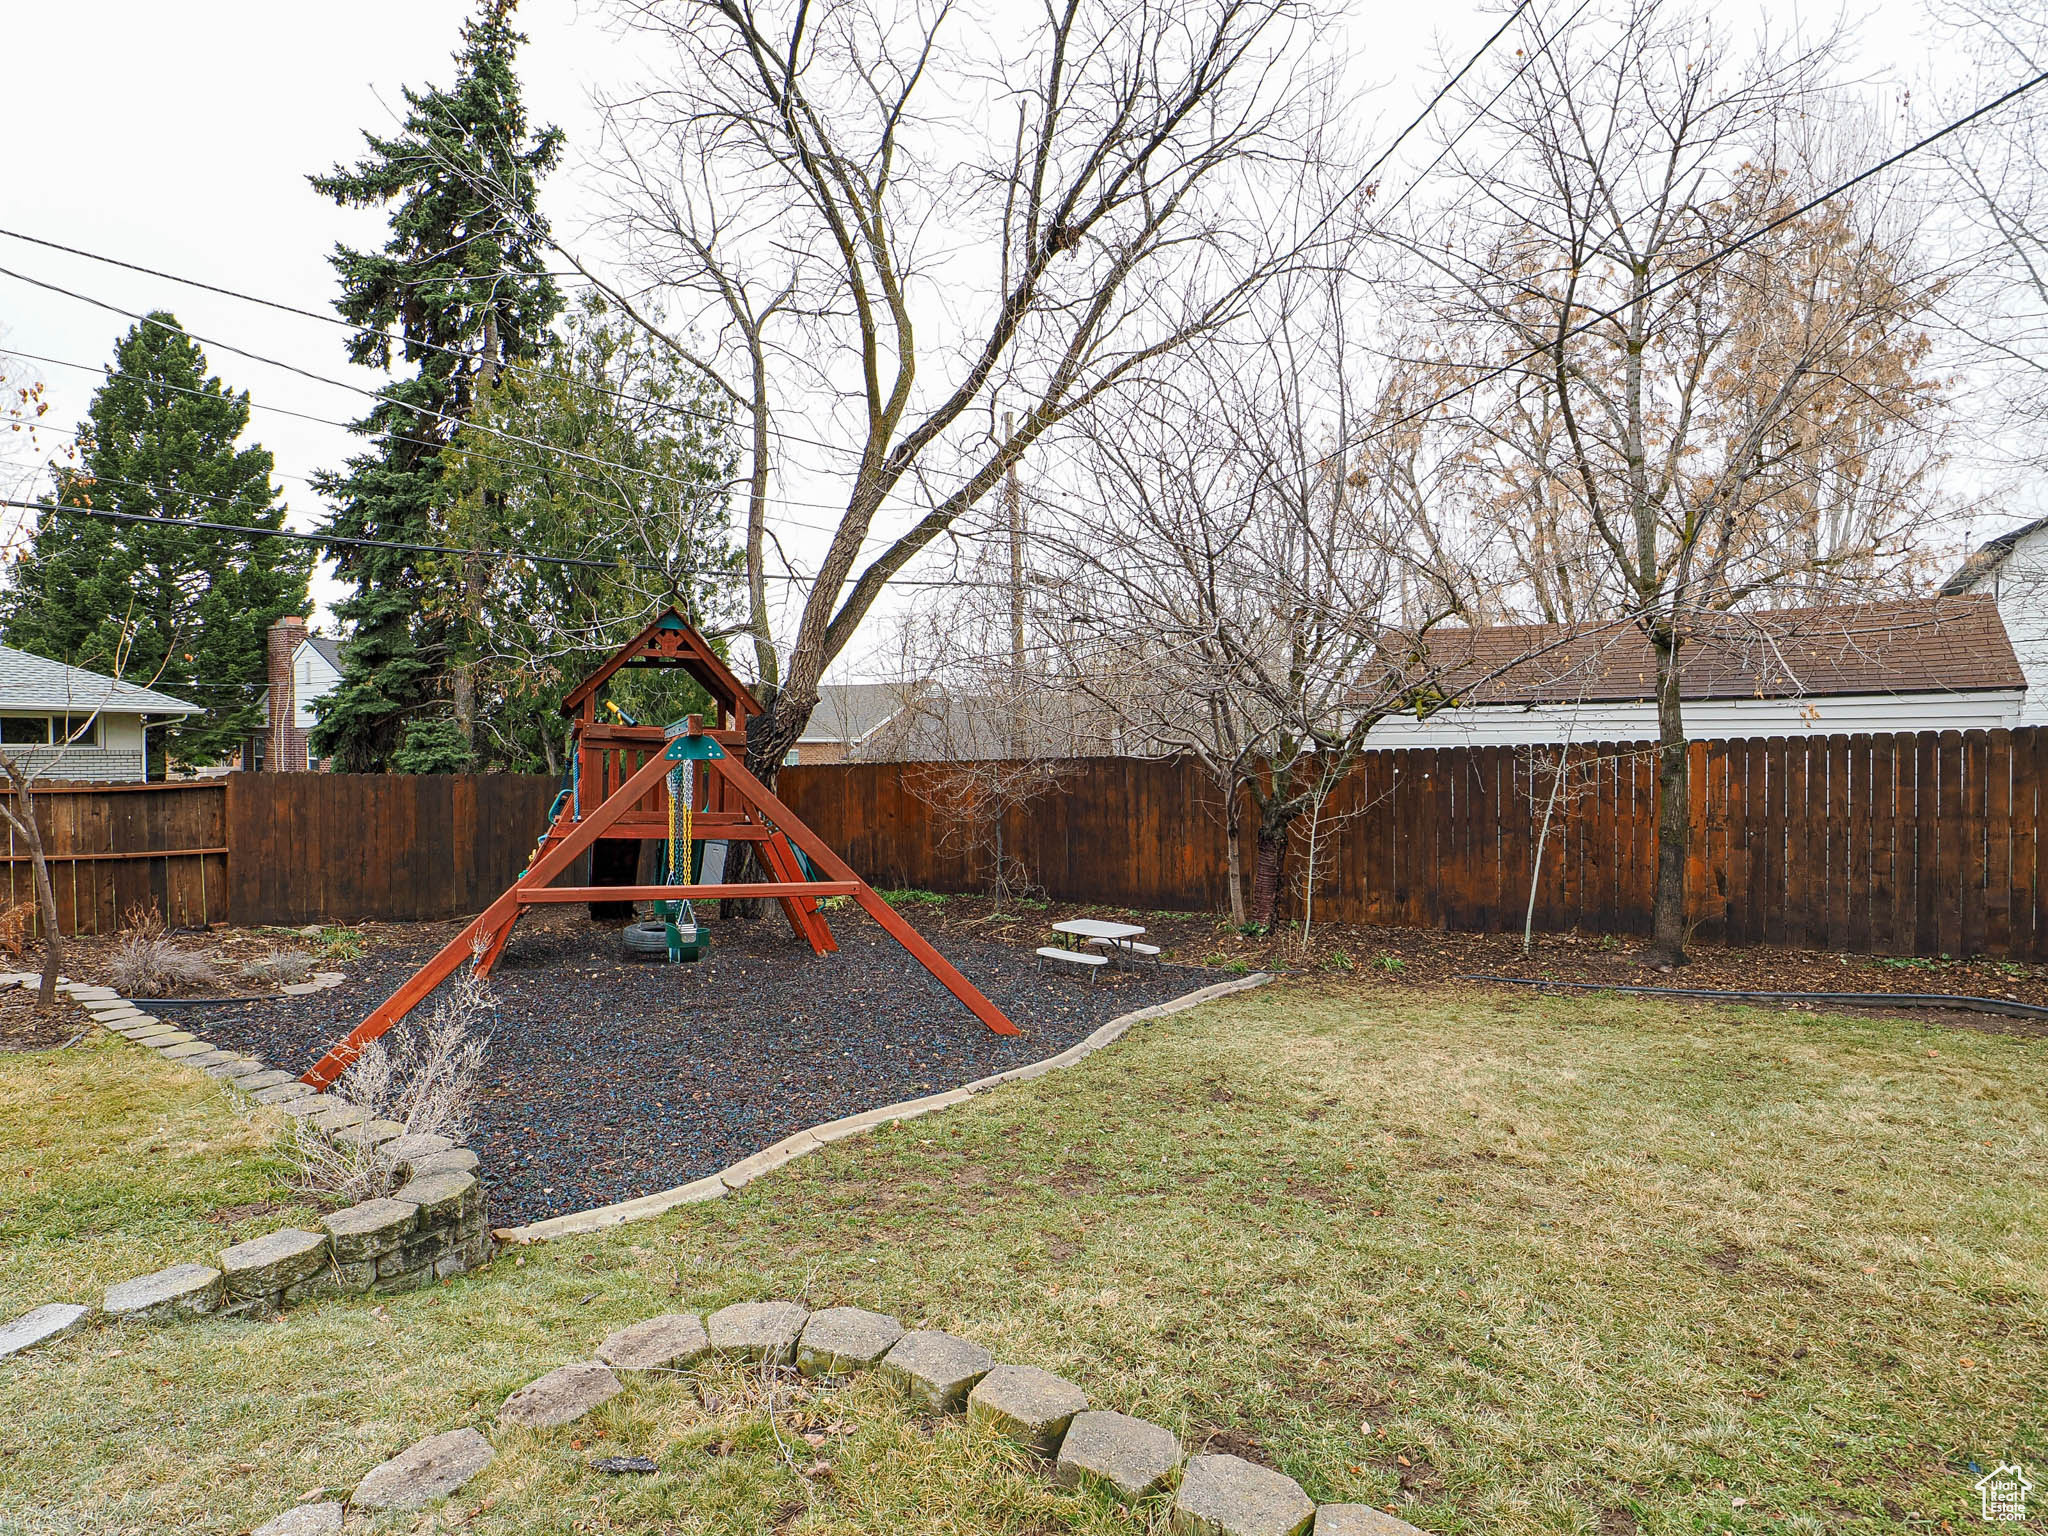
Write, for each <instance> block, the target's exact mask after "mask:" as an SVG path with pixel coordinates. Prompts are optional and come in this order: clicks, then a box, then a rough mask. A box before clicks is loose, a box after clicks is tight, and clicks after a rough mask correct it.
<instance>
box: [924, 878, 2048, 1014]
mask: <svg viewBox="0 0 2048 1536" xmlns="http://www.w3.org/2000/svg"><path fill="white" fill-rule="evenodd" d="M899 899H900V898H899ZM906 910H907V911H910V912H912V913H913V914H914V915H915V917H916V920H917V923H918V925H919V927H921V928H922V929H924V930H925V931H926V932H928V933H932V934H952V933H958V934H970V933H971V934H975V935H978V936H981V937H984V938H988V939H993V940H996V941H997V942H999V943H1005V944H1019V943H1024V942H1026V941H1027V940H1029V941H1030V942H1032V943H1043V942H1044V940H1043V939H1032V938H1031V935H1033V934H1039V933H1043V932H1044V931H1045V929H1046V927H1047V925H1048V924H1050V923H1054V922H1060V921H1064V920H1066V919H1068V918H1073V917H1105V918H1111V919H1116V920H1127V921H1131V922H1137V923H1142V924H1144V925H1145V927H1146V930H1147V932H1146V937H1147V939H1148V940H1149V941H1150V942H1152V943H1155V944H1158V945H1160V946H1161V947H1162V949H1163V952H1164V953H1163V956H1162V958H1164V959H1165V960H1167V961H1169V962H1176V963H1179V964H1183V965H1201V966H1208V967H1212V968H1214V967H1221V968H1225V969H1229V970H1235V971H1246V970H1261V971H1273V972H1294V973H1309V974H1315V975H1323V976H1331V977H1341V976H1349V977H1353V978H1356V979H1357V980H1359V981H1361V982H1364V983H1367V984H1370V985H1376V986H1388V985H1394V986H1409V985H1428V984H1433V983H1456V982H1459V981H1461V979H1462V978H1465V977H1469V976H1478V975H1486V976H1516V977H1523V978H1530V979H1541V980H1545V981H1569V982H1582V983H1590V984H1593V985H1599V986H1632V987H1700V988H1710V989H1725V990H1729V991H1743V992H1759V991H1763V992H1898V993H1942V994H1946V995H1948V996H1959V995H1960V996H1970V997H1992V998H2003V999H2005V1000H2007V1001H2009V1002H2018V1003H2031V1004H2033V1005H2035V1006H2036V1007H2048V965H2039V964H2035V963H2032V962H2023V961H2010V960H1991V959H1985V958H1981V957H1980V958H1976V959H1968V960H1963V959H1944V958H1934V957H1928V956H1913V957H1900V956H1888V955H1861V954H1837V953H1834V952H1831V951H1828V950H1824V949H1796V948H1784V947H1775V946H1757V947H1753V948H1724V947H1722V946H1719V945H1712V944H1700V943H1695V944H1693V945H1692V946H1691V947H1690V951H1689V954H1690V959H1689V961H1688V963H1687V964H1685V965H1683V966H1680V967H1678V968H1677V969H1675V970H1667V971H1660V970H1658V969H1657V968H1655V967H1654V966H1650V965H1646V964H1644V963H1643V961H1642V960H1641V959H1640V958H1639V952H1640V951H1641V949H1642V948H1643V946H1644V945H1645V943H1646V942H1647V941H1646V940H1644V939H1641V938H1634V937H1629V936H1624V935H1598V934H1579V933H1539V934H1537V935H1536V942H1535V947H1534V951H1533V952H1532V953H1530V954H1527V955H1525V954H1523V953H1522V936H1521V933H1520V932H1519V931H1517V932H1514V933H1450V932H1446V931H1443V930H1441V929H1435V928H1375V927H1368V926H1364V925H1360V924H1350V923H1327V924H1321V923H1319V924H1317V925H1316V927H1315V928H1314V929H1313V930H1312V931H1311V933H1310V936H1309V942H1308V943H1307V945H1306V946H1304V945H1303V943H1302V939H1301V928H1300V925H1299V923H1296V924H1295V926H1293V927H1291V928H1283V929H1281V930H1280V931H1278V932H1275V933H1271V934H1245V933H1240V932H1239V931H1238V930H1237V929H1235V928H1233V927H1232V926H1231V925H1230V923H1229V921H1228V920H1227V919H1226V918H1223V917H1221V916H1219V915H1217V914H1214V913H1197V912H1153V911H1139V910H1136V909H1128V908H1118V907H1105V906H1093V905H1081V904H1075V903H1068V902H1054V903H1050V904H1045V903H1033V904H1031V905H1028V906H1020V905H1018V904H1016V903H1011V904H1009V905H1008V906H1007V907H1005V908H1004V909H1003V910H1001V911H998V910H996V909H995V907H994V906H993V904H992V903H990V902H989V901H987V900H986V899H984V898H981V897H976V896H946V897H929V896H927V897H926V898H925V899H924V900H923V902H922V904H920V905H917V906H915V907H906ZM1467 984H1468V985H1469V984H1471V983H1467ZM1516 990H1521V989H1519V988H1518V989H1516ZM1760 1006H1765V1005H1760ZM1768 1006H1786V1007H1798V1006H1800V1005H1797V1004H1784V1005H1768ZM1886 1013H1887V1014H1889V1015H1893V1016H1898V1017H1909V1018H1914V1019H1919V1020H1922V1021H1924V1022H1927V1023H1934V1024H1942V1025H1946V1026H1950V1027H1953V1028H1959V1029H1973V1030H1980V1031H1986V1032H1990V1033H1994V1034H2007V1035H2027V1036H2033V1037H2037V1038H2039V1037H2048V1025H2044V1024H2043V1023H2041V1022H2038V1021H2034V1020H2028V1019H2012V1018H2003V1017H1999V1016H1996V1015H1991V1014H1980V1013H1964V1012H1959V1011H1956V1010H1951V1009H1926V1008H1910V1007H1900V1008H1899V1009H1897V1010H1891V1009H1887V1010H1886Z"/></svg>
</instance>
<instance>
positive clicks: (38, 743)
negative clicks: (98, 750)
mask: <svg viewBox="0 0 2048 1536" xmlns="http://www.w3.org/2000/svg"><path fill="white" fill-rule="evenodd" d="M74 734H75V736H76V739H75V740H74V739H73V737H74ZM52 743H55V744H56V745H58V746H65V745H69V746H74V747H96V746H98V745H99V744H100V717H99V716H98V715H96V714H95V715H0V746H8V747H47V746H49V745H51V744H52Z"/></svg>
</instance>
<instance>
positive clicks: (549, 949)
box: [177, 908, 1217, 1226]
mask: <svg viewBox="0 0 2048 1536" xmlns="http://www.w3.org/2000/svg"><path fill="white" fill-rule="evenodd" d="M453 931H454V929H453V927H452V926H448V925H439V924H437V925H431V926H428V925H423V926H421V927H420V928H418V929H415V930H411V931H407V930H403V929H385V930H383V933H384V935H385V936H386V937H385V940H384V942H381V943H379V944H378V945H377V946H376V947H375V948H374V949H372V951H371V952H370V953H369V954H368V955H367V956H366V957H365V958H364V959H362V960H359V961H356V962H353V963H351V964H347V965H344V966H342V967H340V969H342V970H344V971H346V972H347V973H348V976H349V981H348V983H347V984H346V985H343V986H339V987H335V988H332V989H330V990H328V991H324V992H318V993H315V994H313V995H311V996H308V997H296V998H281V999H277V1000H266V1001H262V1002H255V1003H241V1004H235V1005H229V1006H214V1007H209V1008H205V1009H190V1010H187V1009H179V1010H178V1011H177V1017H178V1020H179V1022H180V1023H181V1024H184V1025H185V1026H186V1027H188V1028H191V1029H193V1030H195V1031H196V1032H197V1033H199V1034H201V1035H202V1036H204V1037H206V1038H207V1039H209V1040H212V1041H214V1042H215V1043H217V1044H220V1045H223V1046H227V1047H231V1048H233V1049H236V1050H241V1051H246V1052H250V1053H253V1054H255V1055H259V1056H261V1057H263V1059H264V1060H266V1061H268V1062H270V1063H271V1064H272V1065H274V1066H280V1067H285V1068H287V1069H289V1070H292V1071H300V1070H303V1069H304V1068H305V1067H307V1066H309V1065H311V1064H312V1062H313V1061H314V1060H315V1059H317V1058H318V1056H319V1055H320V1053H321V1051H322V1050H323V1049H325V1047H326V1046H327V1045H328V1044H330V1043H331V1042H333V1041H335V1040H337V1039H339V1038H341V1037H342V1036H343V1035H345V1034H346V1033H347V1032H348V1031H349V1030H350V1029H351V1028H353V1027H354V1026H355V1025H356V1024H357V1023H358V1022H359V1021H360V1020H361V1019H362V1017H363V1015H364V1014H365V1013H367V1012H368V1011H369V1010H370V1009H371V1008H372V1007H374V1006H375V1005H376V1004H377V1003H378V1002H381V1001H382V1000H383V999H384V998H385V997H386V996H388V995H389V994H390V993H391V991H392V990H394V989H395V988H396V987H397V986H398V984H399V983H400V982H401V981H403V980H404V979H405V977H406V976H407V975H409V974H410V973H411V972H412V971H413V970H415V969H416V968H417V967H418V966H419V964H420V963H421V962H422V961H423V960H425V959H426V958H427V957H428V956H429V955H431V954H432V953H433V952H434V951H435V950H436V949H437V948H439V947H440V945H441V944H442V943H443V942H445V940H446V938H447V937H448V936H449V935H450V934H451V933H452V932H453ZM713 932H714V943H713V947H712V952H711V956H710V960H709V962H708V964H706V965H701V966H698V967H688V966H668V965H661V964H650V963H645V962H637V963H636V962H629V961H627V960H625V959H623V958H622V955H621V941H620V936H619V931H618V929H616V928H613V927H603V926H599V925H597V924H595V923H591V922H589V921H588V920H586V919H585V918H584V916H583V914H582V909H581V908H570V909H566V910H564V911H560V912H549V913H544V914H537V915H529V917H528V918H527V919H526V920H525V921H524V922H523V923H522V924H521V925H520V927H519V929H518V930H517V931H516V932H515V933H514V935H513V938H512V942H511V943H510V945H508V946H507V948H506V951H505V955H504V957H503V959H502V960H500V962H499V963H498V966H497V968H496V970H495V971H494V972H493V974H492V977H491V986H492V989H493V991H494V993H495V995H496V998H497V1000H498V1012H497V1016H496V1018H495V1019H494V1020H493V1021H492V1022H491V1024H490V1026H489V1033H490V1049H489V1052H488V1054H487V1059H486V1064H485V1069H484V1084H483V1103H482V1107H481V1111H480V1113H479V1116H478V1127H477V1129H476V1131H475V1132H474V1133H473V1134H472V1136H471V1138H470V1141H471V1145H473V1146H474V1147H475V1148H476V1150H477V1153H478V1155H479V1156H480V1157H481V1158H482V1159H483V1167H484V1174H485V1178H486V1180H487V1182H488V1185H489V1188H490V1196H491V1219H492V1222H493V1224H494V1225H500V1226H506V1225H513V1224H518V1223H523V1222H529V1221H538V1220H540V1219H542V1218H544V1217H548V1216H555V1215H560V1214H562V1213H563V1212H567V1211H578V1210H585V1209H588V1208H589V1207H591V1206H596V1205H606V1204H610V1203H611V1202H613V1201H617V1200H627V1199H631V1198H632V1197H634V1196H636V1195H645V1194H652V1193H654V1192H655V1191H657V1190H663V1189H668V1188H671V1187H673V1186H675V1185H677V1184H682V1183H686V1182H688V1181H689V1180H691V1179H695V1178H700V1177H702V1176H703V1175H705V1174H707V1173H711V1172H714V1171H715V1170H717V1169H719V1168H723V1167H726V1166H727V1165H729V1164H731V1163H733V1162H736V1161H738V1160H739V1159H740V1158H742V1157H745V1156H747V1155H748V1154H749V1153H752V1152H757V1151H759V1150H760V1149H761V1148H763V1147H765V1146H768V1145H770V1144H772V1143H774V1142H776V1141H779V1140H781V1139H782V1138H783V1137H784V1136H787V1135H789V1134H790V1133H792V1132H793V1131H797V1130H801V1129H802V1128H803V1127H805V1126H809V1125H817V1124H819V1123H821V1122H823V1121H826V1120H832V1119H836V1118H838V1117H839V1116H842V1115H850V1114H857V1113H858V1112H860V1111H861V1110H865V1109H874V1108H877V1107H879V1106H881V1105H884V1104H893V1103H895V1102H897V1101H898V1100H901V1099H908V1098H914V1097H916V1096H917V1095H919V1094H922V1093H931V1092H937V1091H940V1090H942V1089H946V1088H952V1087H957V1086H959V1085H960V1084H962V1083H966V1082H971V1081H973V1080H974V1079H975V1078H978V1077H985V1076H987V1075H988V1074H990V1073H992V1072H1000V1071H1002V1070H1004V1069H1005V1068H1007V1067H1013V1066H1020V1065H1022V1064H1023V1063H1025V1062H1030V1061H1037V1060H1039V1059H1041V1058H1043V1057H1046V1056H1050V1055H1052V1054H1054V1053H1055V1052H1058V1051H1060V1050H1063V1049H1065V1048H1066V1047H1067V1046H1069V1045H1071V1044H1073V1043H1074V1042H1075V1041H1076V1040H1079V1039H1080V1038H1081V1037H1082V1036H1084V1035H1086V1034H1088V1033H1089V1032H1090V1031H1092V1030H1094V1029H1095V1028H1096V1027H1097V1026H1099V1025H1101V1024H1103V1023H1105V1022H1106V1021H1108V1020H1109V1019H1111V1018H1114V1017H1115V1016H1116V1015H1118V1014H1121V1013H1126V1012H1129V1011H1130V1010H1131V1009H1134V1008H1142V1007H1146V1006H1148V1005H1149V1004H1152V1003H1157V1002H1163V1001H1165V1000H1166V999H1168V998H1172V997H1178V996H1180V995H1181V994H1182V993H1185V992H1188V991H1191V990H1193V989H1194V988H1196V987H1199V986H1202V985H1204V984H1205V983H1207V982H1209V981H1213V980H1215V979H1217V978H1216V977H1215V976H1214V974H1213V973H1209V972H1204V971H1200V970H1193V969H1188V968H1183V967H1175V966H1166V967H1159V968H1152V967H1145V968H1140V969H1137V970H1132V971H1108V970H1105V971H1104V972H1103V973H1100V974H1099V975H1098V977H1097V980H1096V981H1095V983H1094V984H1093V985H1091V984H1090V983H1089V981H1088V980H1087V979H1086V977H1085V976H1077V975H1074V974H1071V973H1068V972H1065V971H1059V972H1041V971H1040V970H1038V968H1037V964H1036V962H1035V960H1034V959H1033V957H1032V954H1031V952H1030V950H1028V949H1025V950H1021V951H1020V950H1019V949H1017V948H1014V947H1011V946H1007V945H997V944H989V943H984V942H981V941H978V940H973V939H965V938H962V937H960V936H958V935H950V934H949V935H944V936H941V937H940V938H939V939H938V947H939V948H940V949H941V950H942V951H943V952H944V953H945V954H946V956H947V957H948V958H949V959H950V960H952V961H953V963H954V964H956V965H957V966H959V967H960V969H961V971H962V972H964V973H965V974H966V975H967V977H968V978H969V979H970V980H972V981H973V982H974V983H975V985H977V986H979V987H980V988H981V989H982V990H983V991H984V992H986V993H987V994H988V996H989V997H990V998H991V999H993V1000H994V1002H995V1003H996V1005H997V1006H998V1007H1000V1008H1002V1009H1003V1011H1004V1012H1005V1013H1007V1014H1008V1015H1009V1016H1010V1018H1011V1019H1012V1020H1013V1021H1014V1022H1015V1023H1016V1024H1017V1026H1018V1027H1019V1028H1020V1029H1021V1030H1023V1034H1022V1035H1021V1036H1016V1037H1005V1036H999V1035H996V1034H993V1033H991V1032H990V1031H989V1030H988V1029H987V1028H985V1027H984V1026H983V1025H982V1024H981V1022H980V1021H979V1020H977V1019H975V1018H974V1017H973V1016H972V1015H971V1014H969V1013H968V1012H967V1010H966V1009H965V1008H964V1007H963V1006H961V1004H960V1003H958V1002H957V1001H956V1000H955V999H954V998H953V996H952V995H951V994H950V993H948V992H946V991H945V990H944V989H943V988H942V987H940V986H939V984H938V983H937V982H936V981H934V980H932V978H931V977H930V976H929V975H928V974H927V973H926V972H925V971H924V970H923V968H922V967H920V966H919V965H918V964H917V963H916V962H915V961H914V960H912V959H911V958H910V957H909V955H907V954H906V953H905V952H904V951H903V950H902V949H901V948H900V947H899V946H898V945H897V944H896V943H895V941H894V940H892V939H891V938H889V937H888V935H887V934H885V933H883V932H882V930H881V929H880V928H879V927H877V926H876V925H875V924H874V923H873V921H872V920H870V919H869V918H867V917H866V916H864V915H862V914H860V913H857V912H856V913H841V912H835V913H834V914H833V932H834V934H835V936H836V937H837V939H838V941H839V946H840V947H839V953H838V954H836V955H830V956H825V957H822V958H820V957H817V956H814V955H812V954H811V952H810V950H809V949H808V948H807V947H805V946H802V945H800V944H799V943H798V942H797V941H796V940H795V939H794V938H792V937H791V935H790V932H789V929H788V928H787V926H786V925H785V924H784V923H783V922H782V920H781V916H780V914H779V913H773V912H770V913H769V914H766V915H764V916H763V917H762V918H760V919H758V920H755V921H751V922H720V923H717V924H714V926H713ZM401 935H402V936H401ZM693 972H695V973H696V974H693Z"/></svg>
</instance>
